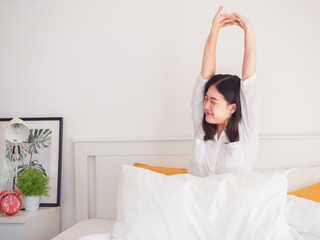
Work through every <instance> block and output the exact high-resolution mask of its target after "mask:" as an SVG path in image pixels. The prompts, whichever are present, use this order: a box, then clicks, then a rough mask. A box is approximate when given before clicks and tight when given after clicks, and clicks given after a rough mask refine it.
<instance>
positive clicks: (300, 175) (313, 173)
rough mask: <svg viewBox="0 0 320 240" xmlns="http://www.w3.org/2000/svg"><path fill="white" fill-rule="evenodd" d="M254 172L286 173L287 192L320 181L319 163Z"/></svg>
mask: <svg viewBox="0 0 320 240" xmlns="http://www.w3.org/2000/svg"><path fill="white" fill-rule="evenodd" d="M254 172H277V173H287V174H288V175H287V177H288V192H292V191H296V190H298V189H300V188H304V187H308V186H310V185H312V184H315V183H318V182H320V165H317V166H312V167H295V168H282V169H268V170H254Z"/></svg>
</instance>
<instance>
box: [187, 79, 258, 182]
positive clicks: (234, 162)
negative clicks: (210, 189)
mask: <svg viewBox="0 0 320 240" xmlns="http://www.w3.org/2000/svg"><path fill="white" fill-rule="evenodd" d="M208 80H209V79H203V78H202V76H201V74H199V75H198V77H197V79H196V83H195V86H194V88H193V93H192V120H193V131H194V148H193V151H192V154H191V160H190V163H189V173H190V174H192V175H196V176H209V175H214V174H220V173H235V172H240V173H245V174H249V173H250V172H252V169H253V167H254V164H255V161H256V157H257V153H258V145H259V143H258V139H259V130H260V107H259V105H260V99H259V98H260V94H259V87H258V82H257V80H256V73H254V74H253V75H252V76H250V77H249V78H248V79H246V80H245V81H243V80H241V85H240V101H241V120H240V122H239V128H238V131H239V135H240V140H239V141H238V142H232V143H230V141H229V139H228V136H227V134H226V132H225V130H224V131H223V132H222V133H221V135H220V138H219V139H217V133H216V135H215V136H214V140H208V141H206V142H205V141H204V140H203V139H204V135H205V134H204V131H203V129H202V119H203V115H204V111H203V99H204V95H203V91H204V86H205V84H206V82H207V81H208Z"/></svg>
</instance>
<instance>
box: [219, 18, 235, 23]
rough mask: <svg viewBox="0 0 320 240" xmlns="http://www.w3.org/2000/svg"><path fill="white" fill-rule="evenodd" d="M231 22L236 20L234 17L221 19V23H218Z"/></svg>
mask: <svg viewBox="0 0 320 240" xmlns="http://www.w3.org/2000/svg"><path fill="white" fill-rule="evenodd" d="M226 21H227V22H228V21H229V22H232V21H236V18H235V17H226V18H224V19H222V20H221V21H220V23H224V22H226Z"/></svg>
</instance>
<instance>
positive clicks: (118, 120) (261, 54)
mask: <svg viewBox="0 0 320 240" xmlns="http://www.w3.org/2000/svg"><path fill="white" fill-rule="evenodd" d="M221 3H223V5H224V6H225V11H224V12H232V11H238V12H239V13H241V14H243V15H245V16H247V17H248V18H249V19H250V20H251V21H252V22H253V23H254V25H255V27H256V38H257V76H258V77H259V81H260V84H261V85H260V86H261V93H262V106H261V107H262V112H261V114H262V116H261V120H262V123H261V124H262V129H261V134H282V133H283V134H300V133H306V134H307V133H320V124H318V123H319V122H320V112H319V108H318V103H319V102H320V96H319V87H320V78H319V75H318V70H319V56H320V46H319V42H320V28H319V26H318V24H319V22H320V15H319V12H318V10H319V9H320V2H319V1H317V0H309V1H302V0H295V1H284V0H282V1H275V0H274V1H255V0H242V1H238V0H229V1H212V0H203V1H200V2H199V1H182V0H179V1H178V0H175V1H172V0H161V1H150V0H136V1H131V0H122V1H120V0H119V1H102V0H100V1H98V0H95V1H93V0H92V1H89V0H87V1H85V0H81V1H80V0H77V1H76V0H68V1H67V0H57V1H43V0H20V1H18V0H1V1H0V81H1V88H0V89H1V94H0V104H1V105H0V106H1V107H0V109H1V112H0V117H13V116H19V117H48V116H62V117H63V118H64V137H63V142H64V143H63V172H62V199H61V211H62V212H61V216H62V219H61V227H62V230H64V229H66V228H67V227H69V226H71V225H72V224H73V223H74V209H73V207H74V205H73V201H74V192H73V186H74V170H73V167H74V163H73V154H72V153H73V152H72V151H73V148H72V143H71V140H72V139H74V138H99V137H160V136H191V135H192V128H191V126H192V123H191V108H190V98H191V90H192V87H193V83H194V81H195V77H196V76H197V74H198V73H199V72H200V68H201V60H202V53H203V48H204V44H205V41H206V38H207V36H208V33H209V30H210V24H211V20H212V18H213V16H214V14H215V12H216V10H217V7H218V6H219V4H221ZM243 50H244V49H243V32H242V30H241V29H240V28H239V27H238V26H232V27H228V28H224V29H222V31H221V34H220V36H219V42H218V49H217V61H218V65H217V73H232V74H237V75H239V76H241V67H242V59H243Z"/></svg>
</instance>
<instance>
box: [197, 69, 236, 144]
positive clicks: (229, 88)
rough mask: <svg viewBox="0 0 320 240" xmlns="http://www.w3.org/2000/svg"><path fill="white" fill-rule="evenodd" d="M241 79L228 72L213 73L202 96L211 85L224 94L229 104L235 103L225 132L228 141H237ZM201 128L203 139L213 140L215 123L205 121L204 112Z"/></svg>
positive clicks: (215, 130)
mask: <svg viewBox="0 0 320 240" xmlns="http://www.w3.org/2000/svg"><path fill="white" fill-rule="evenodd" d="M240 81H241V79H240V78H239V77H238V76H236V75H230V74H217V75H214V76H213V77H212V78H211V79H209V81H208V82H207V83H206V85H205V87H204V92H203V98H204V96H205V95H206V93H207V91H208V89H209V88H210V87H211V86H215V87H216V89H217V90H218V91H219V92H220V93H221V94H222V95H223V96H224V98H225V100H226V101H227V102H228V103H229V104H233V103H235V104H236V106H237V107H236V111H235V112H234V113H233V114H232V116H231V117H230V119H229V122H228V125H227V128H226V133H227V136H228V138H229V141H230V142H236V141H239V139H240V136H239V131H238V127H239V122H240V119H241V103H240V83H241V82H240ZM202 128H203V131H204V133H205V135H204V141H208V140H213V139H214V135H215V134H216V132H217V125H216V124H210V123H208V122H207V121H206V114H205V113H204V114H203V119H202Z"/></svg>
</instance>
